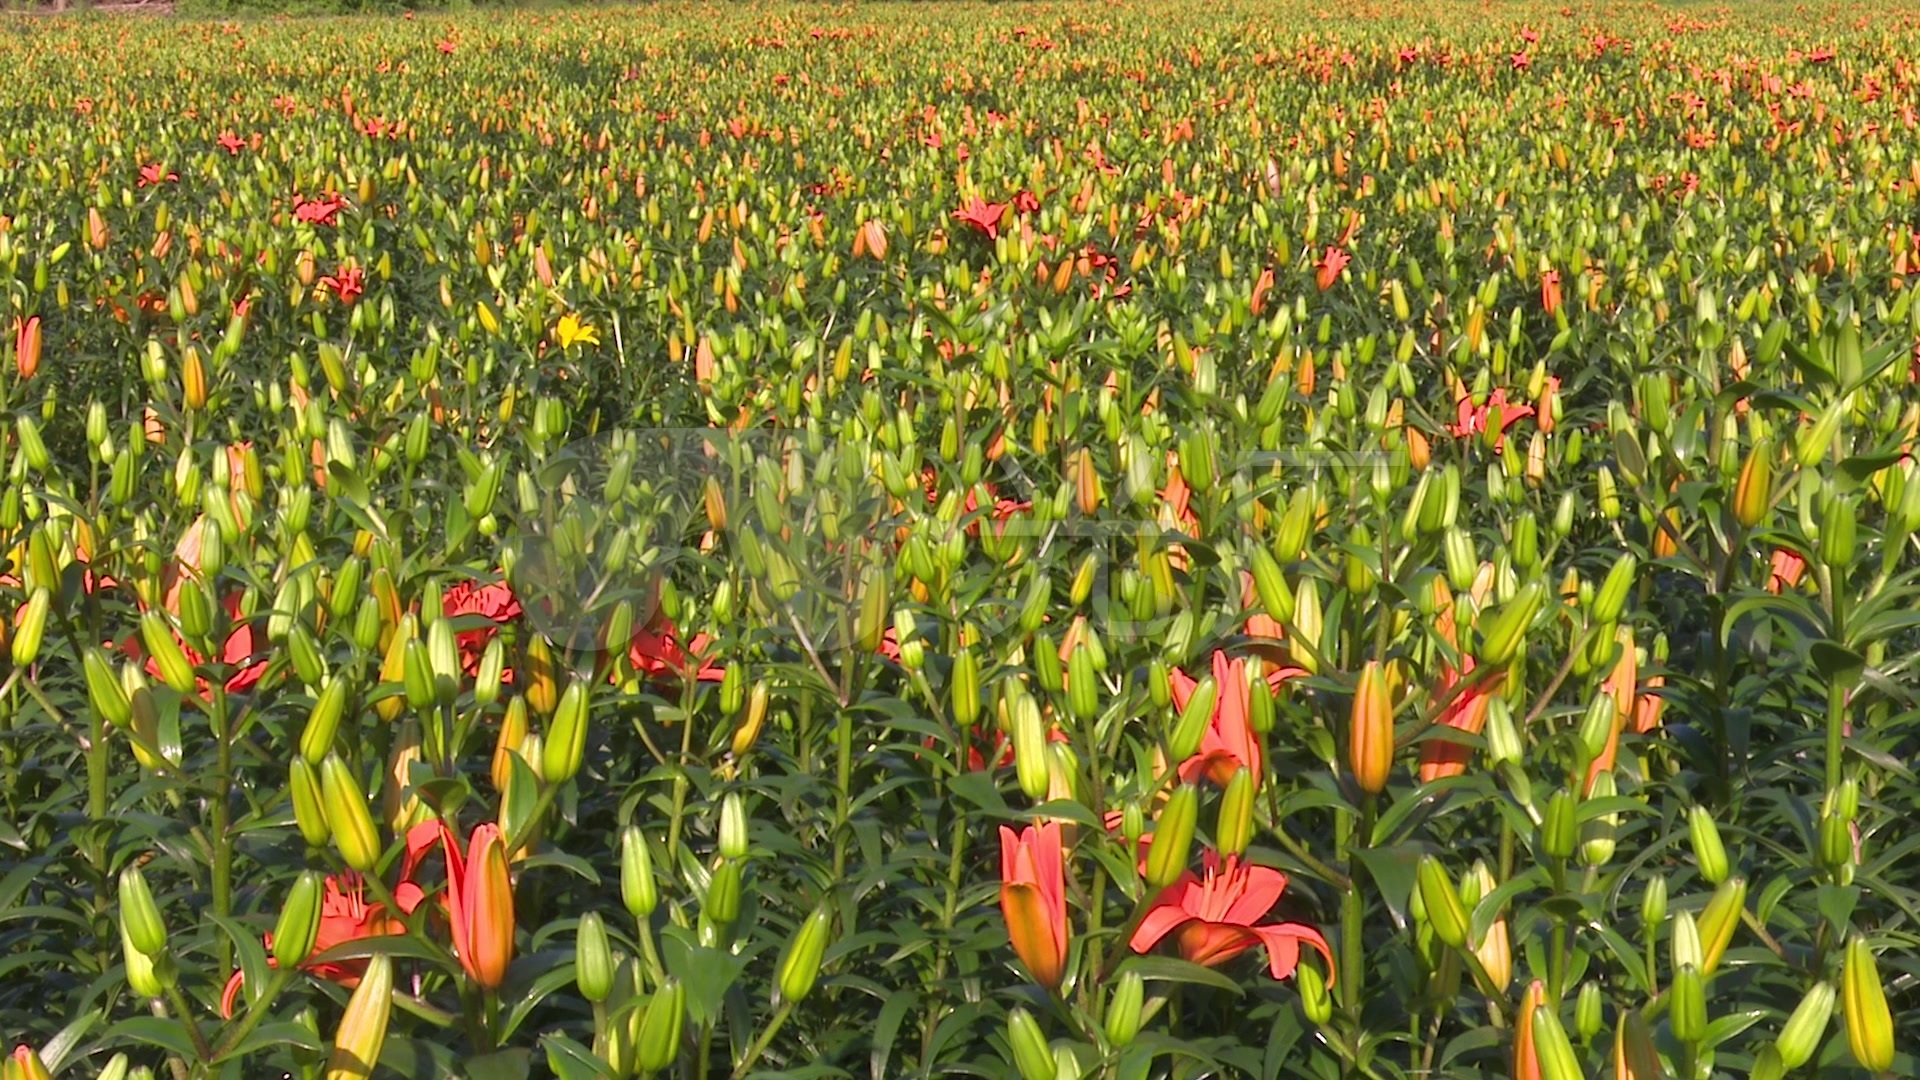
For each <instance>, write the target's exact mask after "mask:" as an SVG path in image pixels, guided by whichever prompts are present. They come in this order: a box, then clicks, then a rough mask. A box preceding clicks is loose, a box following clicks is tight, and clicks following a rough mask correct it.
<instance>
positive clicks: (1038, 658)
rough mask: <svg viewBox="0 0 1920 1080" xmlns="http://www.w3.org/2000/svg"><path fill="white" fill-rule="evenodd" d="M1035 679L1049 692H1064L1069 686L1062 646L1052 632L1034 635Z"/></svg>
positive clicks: (1041, 687)
mask: <svg viewBox="0 0 1920 1080" xmlns="http://www.w3.org/2000/svg"><path fill="white" fill-rule="evenodd" d="M1033 681H1034V682H1036V683H1039V684H1040V689H1042V690H1044V691H1046V692H1047V693H1049V694H1058V693H1062V692H1064V691H1065V690H1066V688H1067V673H1066V668H1065V667H1064V665H1062V664H1061V663H1060V646H1059V644H1058V643H1057V642H1055V641H1054V639H1053V635H1051V634H1047V633H1039V634H1035V635H1033Z"/></svg>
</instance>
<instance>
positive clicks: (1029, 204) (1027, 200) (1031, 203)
mask: <svg viewBox="0 0 1920 1080" xmlns="http://www.w3.org/2000/svg"><path fill="white" fill-rule="evenodd" d="M989 115H991V114H989ZM1039 209H1040V196H1038V195H1035V194H1034V193H1033V192H1031V191H1028V190H1027V189H1026V188H1021V189H1020V192H1019V194H1017V195H1015V196H1014V197H1013V211H1014V213H1016V214H1031V213H1035V212H1037V211H1038V210H1039Z"/></svg>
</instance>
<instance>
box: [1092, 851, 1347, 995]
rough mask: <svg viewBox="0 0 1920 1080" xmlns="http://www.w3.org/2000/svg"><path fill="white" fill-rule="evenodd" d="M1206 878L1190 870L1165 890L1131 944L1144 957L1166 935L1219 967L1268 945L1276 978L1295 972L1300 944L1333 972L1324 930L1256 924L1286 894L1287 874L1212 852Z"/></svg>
mask: <svg viewBox="0 0 1920 1080" xmlns="http://www.w3.org/2000/svg"><path fill="white" fill-rule="evenodd" d="M1205 871H1206V874H1205V876H1204V877H1195V876H1194V874H1193V872H1192V871H1188V872H1187V873H1185V874H1182V875H1181V876H1180V880H1178V881H1176V882H1174V883H1173V884H1172V885H1169V886H1167V887H1166V888H1165V889H1163V890H1161V893H1160V895H1159V897H1158V898H1157V899H1155V900H1154V902H1153V907H1151V908H1149V909H1148V911H1147V914H1146V916H1145V917H1144V918H1142V919H1141V920H1140V926H1139V927H1138V928H1137V929H1135V930H1134V932H1133V939H1132V940H1131V941H1130V942H1129V944H1130V945H1131V946H1132V948H1133V951H1134V952H1138V953H1144V952H1147V951H1148V950H1150V949H1152V948H1153V947H1154V946H1155V945H1158V944H1159V943H1160V941H1161V939H1163V938H1165V937H1166V936H1167V935H1168V934H1177V938H1176V941H1177V943H1178V945H1179V947H1180V955H1181V956H1183V957H1185V958H1186V959H1187V960H1188V961H1189V962H1191V963H1195V964H1201V965H1204V966H1206V967H1217V966H1219V965H1221V964H1224V963H1226V962H1227V961H1229V960H1231V959H1233V958H1234V957H1236V956H1239V955H1240V954H1241V953H1243V952H1246V951H1247V950H1248V949H1250V948H1252V947H1254V946H1255V945H1265V946H1266V947H1267V970H1268V971H1269V972H1271V973H1272V975H1273V977H1274V978H1276V979H1284V978H1286V977H1287V976H1289V975H1291V974H1293V970H1294V968H1296V967H1298V966H1299V964H1300V945H1301V943H1302V942H1304V943H1306V944H1308V945H1311V946H1313V947H1314V948H1315V949H1318V950H1319V952H1320V955H1321V956H1322V957H1324V958H1325V959H1326V961H1327V970H1328V971H1329V972H1331V971H1332V970H1333V950H1331V949H1329V948H1328V947H1327V939H1326V938H1324V937H1321V936H1320V932H1319V931H1318V930H1315V929H1314V928H1313V927H1311V926H1307V925H1305V924H1304V923H1273V924H1269V925H1266V926H1255V925H1254V922H1255V921H1256V920H1258V919H1261V918H1263V917H1265V916H1266V914H1267V912H1269V911H1271V910H1273V905H1274V904H1276V903H1278V902H1279V900H1280V894H1281V893H1282V892H1284V891H1285V890H1286V887H1287V875H1285V874H1283V873H1281V872H1280V871H1278V870H1274V869H1272V868H1270V867H1265V866H1251V865H1244V864H1242V863H1241V862H1240V860H1239V859H1238V858H1237V857H1236V856H1232V855H1229V856H1227V857H1226V859H1225V860H1224V861H1223V860H1222V859H1221V857H1220V854H1219V853H1218V852H1215V851H1209V852H1207V854H1206V859H1205Z"/></svg>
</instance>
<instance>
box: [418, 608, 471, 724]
mask: <svg viewBox="0 0 1920 1080" xmlns="http://www.w3.org/2000/svg"><path fill="white" fill-rule="evenodd" d="M427 667H428V671H429V672H430V673H431V675H432V677H433V697H434V700H435V701H438V702H439V703H440V707H441V708H443V709H444V708H446V707H447V706H449V705H452V704H453V702H454V699H455V698H457V697H459V696H460V680H461V678H462V676H464V675H465V674H466V672H465V670H464V669H463V668H462V667H461V665H460V646H459V645H458V644H457V643H456V642H455V641H454V639H453V620H451V619H446V618H439V619H435V620H433V623H432V624H431V625H429V626H428V627H427Z"/></svg>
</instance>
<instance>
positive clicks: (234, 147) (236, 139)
mask: <svg viewBox="0 0 1920 1080" xmlns="http://www.w3.org/2000/svg"><path fill="white" fill-rule="evenodd" d="M216 141H217V142H219V144H220V149H222V150H225V151H226V152H227V153H229V154H235V155H237V154H239V153H240V151H241V150H242V149H244V148H245V147H246V145H247V140H245V139H242V138H241V137H240V136H238V135H235V134H234V133H233V132H232V131H223V132H221V133H220V138H219V139H218V140H216Z"/></svg>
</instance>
